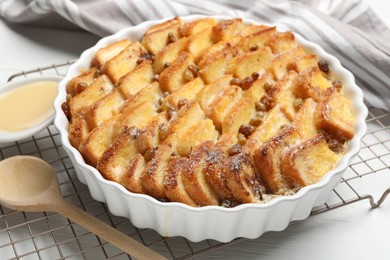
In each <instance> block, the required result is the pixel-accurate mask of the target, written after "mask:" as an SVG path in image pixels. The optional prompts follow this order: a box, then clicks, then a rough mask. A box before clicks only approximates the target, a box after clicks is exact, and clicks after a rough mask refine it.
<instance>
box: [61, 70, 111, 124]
mask: <svg viewBox="0 0 390 260" xmlns="http://www.w3.org/2000/svg"><path fill="white" fill-rule="evenodd" d="M113 89H114V85H113V84H112V83H111V81H110V79H109V78H108V77H107V76H106V75H101V76H99V77H98V78H97V79H95V80H94V81H93V82H92V83H91V84H90V85H89V87H88V88H86V89H85V90H84V91H82V92H81V93H79V94H78V95H76V96H74V97H73V98H71V99H70V100H69V101H68V104H69V111H70V115H71V116H72V117H74V116H75V115H76V114H80V113H84V112H85V111H86V110H87V109H88V108H89V107H90V106H92V105H93V104H94V103H95V102H97V101H98V100H100V99H102V98H103V97H104V96H106V95H107V94H108V93H110V92H111V91H112V90H113Z"/></svg>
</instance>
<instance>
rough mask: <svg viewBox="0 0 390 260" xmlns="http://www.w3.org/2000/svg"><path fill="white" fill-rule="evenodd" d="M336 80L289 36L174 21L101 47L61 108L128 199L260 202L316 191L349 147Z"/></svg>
mask: <svg viewBox="0 0 390 260" xmlns="http://www.w3.org/2000/svg"><path fill="white" fill-rule="evenodd" d="M331 69H332V68H331V67H329V66H328V64H327V62H326V61H325V60H320V59H319V58H318V57H317V56H316V55H315V54H313V53H309V52H308V51H306V50H305V49H304V48H303V47H302V46H300V44H299V43H298V42H297V41H296V39H295V36H294V34H293V33H292V32H278V30H277V28H276V27H270V26H266V25H255V24H245V23H243V21H242V19H240V18H235V19H231V20H223V21H216V20H214V19H212V18H204V19H199V20H195V21H192V22H187V23H186V22H184V21H182V20H181V19H180V18H177V17H176V18H174V19H171V20H168V21H166V22H163V23H161V24H158V25H155V26H153V27H151V28H149V30H148V31H146V33H145V35H144V37H143V38H142V39H139V41H134V40H131V39H121V40H119V41H117V42H114V43H112V44H110V45H107V46H104V47H103V48H101V49H100V50H99V51H98V52H97V53H96V55H95V57H94V59H93V60H92V62H91V67H90V68H89V69H88V70H87V71H85V72H83V73H81V72H80V75H79V76H76V77H75V78H73V79H71V80H70V81H69V82H68V84H67V93H68V95H67V101H66V102H65V103H64V104H63V105H62V107H63V110H64V112H65V113H66V115H67V117H68V119H69V122H70V126H69V138H70V141H71V143H72V145H73V146H75V147H76V148H77V149H78V150H79V151H80V152H81V154H82V155H83V157H84V158H85V160H86V161H87V163H89V164H90V165H92V166H95V167H96V168H97V169H98V170H99V171H100V172H101V174H102V175H103V176H104V177H105V178H107V179H109V180H112V181H115V182H118V183H120V184H122V185H123V186H124V187H126V188H127V189H128V190H129V191H131V192H137V193H145V194H148V195H150V196H153V197H154V198H156V199H158V200H161V201H174V202H181V203H185V204H188V205H191V206H207V205H221V206H226V207H233V206H235V205H238V204H242V203H262V202H264V201H265V200H266V198H270V197H275V196H283V195H285V194H286V193H288V194H291V193H292V192H295V191H297V190H298V189H299V188H301V187H303V186H305V185H310V184H312V183H315V182H317V181H318V180H320V179H321V177H322V175H324V174H326V172H327V171H329V170H330V169H332V168H334V167H335V166H336V164H337V162H338V160H339V159H340V158H341V157H342V155H343V153H344V150H345V149H344V148H345V146H346V143H347V142H348V140H350V139H351V138H353V136H354V125H355V123H354V120H355V119H354V114H353V112H352V108H351V102H350V101H349V100H348V98H346V97H345V95H344V94H343V85H342V82H340V81H338V80H336V79H334V78H333V76H332V70H331ZM324 158H325V159H324ZM302 164H304V166H302V167H301V165H302ZM265 194H267V196H264V195H265ZM268 195H271V196H268Z"/></svg>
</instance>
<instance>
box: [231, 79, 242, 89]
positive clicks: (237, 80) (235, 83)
mask: <svg viewBox="0 0 390 260" xmlns="http://www.w3.org/2000/svg"><path fill="white" fill-rule="evenodd" d="M230 85H236V86H239V87H240V86H241V85H242V81H241V79H239V78H232V80H231V81H230Z"/></svg>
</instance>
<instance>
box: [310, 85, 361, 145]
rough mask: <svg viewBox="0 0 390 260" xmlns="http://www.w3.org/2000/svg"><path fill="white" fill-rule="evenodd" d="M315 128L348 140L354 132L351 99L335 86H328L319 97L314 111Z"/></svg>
mask: <svg viewBox="0 0 390 260" xmlns="http://www.w3.org/2000/svg"><path fill="white" fill-rule="evenodd" d="M315 120H316V125H317V128H319V129H322V130H323V131H325V132H327V133H329V134H331V135H333V136H335V137H336V138H338V139H344V140H349V139H351V138H352V137H353V136H354V134H355V129H354V125H355V120H354V115H353V112H352V105H351V101H350V100H349V99H348V98H346V97H345V96H344V95H342V94H341V93H340V92H339V91H338V90H337V89H336V88H333V87H332V88H329V89H327V90H326V91H325V93H324V95H323V96H322V98H321V99H320V101H319V103H318V107H317V113H316V119H315Z"/></svg>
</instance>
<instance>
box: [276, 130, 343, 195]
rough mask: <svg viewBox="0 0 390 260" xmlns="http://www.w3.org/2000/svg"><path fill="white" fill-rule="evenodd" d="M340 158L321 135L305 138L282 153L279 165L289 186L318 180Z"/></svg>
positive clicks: (302, 185)
mask: <svg viewBox="0 0 390 260" xmlns="http://www.w3.org/2000/svg"><path fill="white" fill-rule="evenodd" d="M339 159H340V155H339V154H336V153H334V152H332V151H331V150H330V149H329V147H328V144H327V142H326V140H325V137H324V136H322V135H316V136H315V137H313V138H311V139H308V140H306V141H305V142H303V143H301V144H299V145H297V146H295V147H293V148H292V149H291V150H289V151H288V152H287V153H285V154H283V156H282V159H281V163H280V167H281V172H282V175H283V176H284V179H285V180H286V181H287V183H288V185H289V186H290V187H291V188H297V187H304V186H306V185H310V184H313V183H316V182H318V181H319V180H320V179H321V178H322V177H323V175H324V174H325V173H327V172H328V171H330V170H331V169H332V168H334V166H335V165H336V163H337V161H338V160H339Z"/></svg>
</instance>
